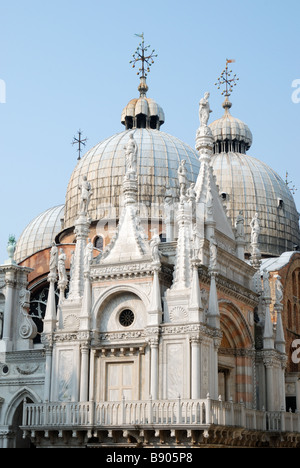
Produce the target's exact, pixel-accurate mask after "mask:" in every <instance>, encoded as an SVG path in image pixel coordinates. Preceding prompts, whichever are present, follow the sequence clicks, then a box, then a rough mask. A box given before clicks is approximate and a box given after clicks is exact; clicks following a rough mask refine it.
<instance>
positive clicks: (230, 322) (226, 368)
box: [219, 299, 255, 404]
mask: <svg viewBox="0 0 300 468" xmlns="http://www.w3.org/2000/svg"><path fill="white" fill-rule="evenodd" d="M219 309H220V316H221V320H220V323H221V330H222V333H223V338H222V342H221V345H220V348H219V370H220V369H221V372H226V373H227V376H226V379H227V380H228V382H227V387H228V388H229V390H227V393H229V394H230V395H227V397H229V396H230V397H232V398H233V400H234V401H236V402H239V401H241V400H242V401H244V402H245V403H247V404H253V403H254V399H255V373H254V366H255V360H254V353H255V351H254V336H253V332H252V330H251V326H250V325H249V323H248V322H247V320H246V319H245V317H244V315H243V313H242V312H241V311H240V310H239V308H238V307H237V306H236V305H235V304H234V303H233V302H231V301H228V300H224V299H223V300H220V301H219Z"/></svg>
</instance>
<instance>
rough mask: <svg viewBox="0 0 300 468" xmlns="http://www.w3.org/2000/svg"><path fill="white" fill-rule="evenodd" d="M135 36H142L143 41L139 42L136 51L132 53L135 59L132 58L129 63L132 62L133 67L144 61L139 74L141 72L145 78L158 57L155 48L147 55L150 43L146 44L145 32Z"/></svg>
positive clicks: (138, 73)
mask: <svg viewBox="0 0 300 468" xmlns="http://www.w3.org/2000/svg"><path fill="white" fill-rule="evenodd" d="M135 36H138V37H140V38H141V39H142V42H141V43H140V44H139V46H138V48H137V49H136V51H135V53H134V54H133V55H132V57H133V60H131V61H130V62H129V63H132V68H135V65H136V63H137V62H142V66H141V68H139V71H138V72H137V75H140V74H141V76H142V77H144V78H145V77H146V76H147V73H149V72H150V67H151V65H152V64H153V63H154V60H153V59H154V57H157V55H156V54H154V52H155V50H154V49H153V50H152V52H151V54H149V55H146V54H147V51H148V49H149V47H150V45H147V46H145V41H144V33H142V34H135ZM146 67H147V68H146Z"/></svg>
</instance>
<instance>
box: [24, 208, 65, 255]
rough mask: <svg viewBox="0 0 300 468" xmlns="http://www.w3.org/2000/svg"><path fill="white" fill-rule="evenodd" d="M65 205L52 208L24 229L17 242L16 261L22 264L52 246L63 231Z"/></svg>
mask: <svg viewBox="0 0 300 468" xmlns="http://www.w3.org/2000/svg"><path fill="white" fill-rule="evenodd" d="M64 211H65V205H60V206H56V207H54V208H50V209H49V210H47V211H45V212H44V213H42V214H40V215H39V216H37V217H36V218H35V219H33V220H32V221H31V223H29V224H28V226H27V227H26V228H25V229H24V231H23V233H22V234H21V236H20V238H19V239H18V242H17V247H16V251H15V261H16V262H17V263H21V262H22V261H23V260H25V258H27V257H30V255H32V254H34V253H35V252H38V251H39V250H43V249H46V248H48V247H50V246H51V244H52V242H53V241H54V239H55V236H56V235H57V234H58V233H59V232H60V231H61V220H62V219H63V217H64Z"/></svg>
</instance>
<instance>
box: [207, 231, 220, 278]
mask: <svg viewBox="0 0 300 468" xmlns="http://www.w3.org/2000/svg"><path fill="white" fill-rule="evenodd" d="M209 251H210V263H209V268H210V270H212V271H215V270H216V269H217V254H218V250H217V241H216V239H215V237H213V236H212V237H211V238H210V242H209Z"/></svg>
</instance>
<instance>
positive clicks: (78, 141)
mask: <svg viewBox="0 0 300 468" xmlns="http://www.w3.org/2000/svg"><path fill="white" fill-rule="evenodd" d="M81 135H82V132H81V130H78V138H76V137H74V138H73V141H72V145H78V150H77V151H78V158H77V159H78V161H80V159H81V152H82V147H81V145H83V146H85V145H86V142H87V141H88V139H87V138H85V139H84V140H82V139H81Z"/></svg>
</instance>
